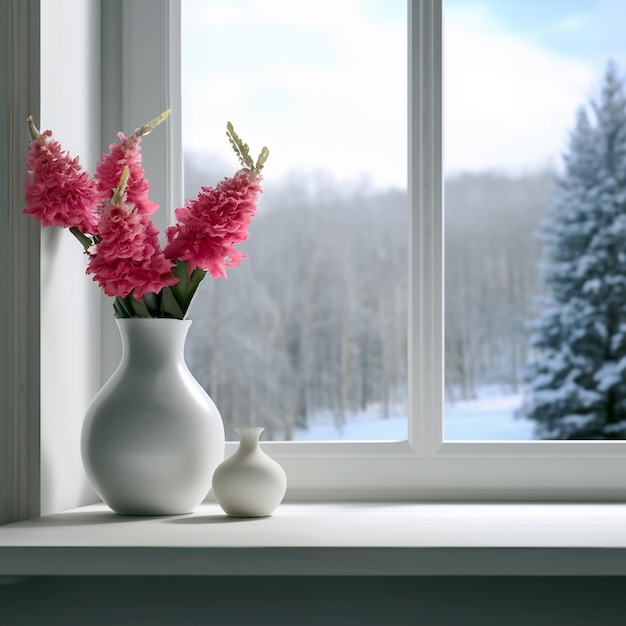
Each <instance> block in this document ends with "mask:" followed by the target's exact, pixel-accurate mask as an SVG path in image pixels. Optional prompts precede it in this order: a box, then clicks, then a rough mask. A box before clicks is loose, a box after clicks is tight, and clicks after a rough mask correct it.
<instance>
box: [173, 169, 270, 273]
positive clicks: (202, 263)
mask: <svg viewBox="0 0 626 626" xmlns="http://www.w3.org/2000/svg"><path fill="white" fill-rule="evenodd" d="M260 182H261V177H260V176H256V177H254V178H253V179H252V180H250V170H248V169H245V168H244V169H241V170H239V171H238V172H237V173H236V174H235V175H234V176H233V177H232V178H225V179H224V180H222V181H221V182H220V183H219V184H218V185H217V187H216V188H213V187H202V190H201V191H200V193H199V194H198V197H197V198H196V199H195V200H189V201H188V202H187V204H186V205H185V207H184V208H179V209H176V218H177V224H176V225H175V226H170V227H169V228H168V229H167V240H168V242H169V244H168V246H167V247H166V248H165V256H166V257H167V258H168V259H180V260H182V261H187V264H188V268H189V272H190V273H191V272H192V271H193V270H194V269H196V268H197V267H199V268H201V269H204V270H207V271H208V272H209V274H210V275H211V276H212V277H213V278H217V277H220V276H221V277H225V276H226V269H225V268H227V267H236V266H237V265H239V263H240V262H241V259H242V258H244V257H245V255H244V254H243V253H241V252H239V251H238V250H236V249H235V247H234V245H235V244H237V243H240V242H242V241H245V240H246V239H247V237H248V226H249V224H250V222H251V221H252V218H253V217H254V213H255V211H256V203H257V196H258V194H259V193H261V191H262V190H261V185H260Z"/></svg>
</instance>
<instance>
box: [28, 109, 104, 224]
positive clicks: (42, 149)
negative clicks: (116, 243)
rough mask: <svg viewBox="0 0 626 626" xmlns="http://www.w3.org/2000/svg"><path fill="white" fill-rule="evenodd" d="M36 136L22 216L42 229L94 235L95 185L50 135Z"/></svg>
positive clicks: (95, 220)
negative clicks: (34, 221)
mask: <svg viewBox="0 0 626 626" xmlns="http://www.w3.org/2000/svg"><path fill="white" fill-rule="evenodd" d="M29 119H30V118H29ZM31 121H32V120H31ZM33 128H34V127H33ZM35 133H36V131H35ZM36 134H37V138H36V139H34V140H33V141H31V142H30V143H29V144H28V146H29V151H28V155H27V157H26V168H27V170H28V172H29V174H30V177H29V178H27V179H26V181H25V183H24V189H25V192H26V193H25V199H26V208H25V209H24V213H27V214H29V215H32V216H33V217H34V218H35V219H38V220H41V223H42V224H43V225H44V226H58V227H59V228H72V227H77V228H78V229H79V230H80V231H81V232H82V233H89V234H93V233H94V232H95V230H96V225H97V215H96V213H95V206H96V204H97V202H98V192H97V190H96V187H95V184H94V182H93V181H92V180H91V179H90V178H89V175H88V174H87V172H85V171H84V170H83V169H82V168H81V166H80V164H79V162H78V157H76V158H74V159H72V158H71V157H70V155H69V153H68V152H64V151H63V150H62V149H61V144H59V142H58V141H55V140H52V139H50V137H51V136H52V133H51V131H49V130H46V131H45V132H43V133H42V134H40V135H39V134H38V133H36Z"/></svg>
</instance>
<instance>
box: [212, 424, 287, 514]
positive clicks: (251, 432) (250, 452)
mask: <svg viewBox="0 0 626 626" xmlns="http://www.w3.org/2000/svg"><path fill="white" fill-rule="evenodd" d="M235 430H236V431H237V432H238V433H239V438H240V440H241V441H240V443H239V448H237V451H236V452H235V453H234V454H233V455H232V456H231V457H229V458H228V459H226V460H225V461H224V462H223V463H222V464H221V465H220V466H219V467H218V468H217V469H216V470H215V474H214V475H213V494H214V495H215V497H216V498H217V501H218V503H219V505H220V506H221V507H222V508H223V509H224V511H225V512H226V514H227V515H230V516H231V517H267V516H268V515H271V514H272V513H273V512H274V511H275V510H276V509H277V508H278V505H279V504H280V503H281V502H282V500H283V498H284V497H285V491H286V490H287V477H286V475H285V471H284V470H283V468H282V467H281V466H280V465H279V464H278V463H277V462H276V461H274V459H272V458H270V457H269V456H268V455H267V454H265V452H263V450H261V446H260V445H259V437H260V436H261V433H262V432H263V430H265V429H264V428H260V427H256V426H249V427H238V428H235Z"/></svg>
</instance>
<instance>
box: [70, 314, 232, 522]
mask: <svg viewBox="0 0 626 626" xmlns="http://www.w3.org/2000/svg"><path fill="white" fill-rule="evenodd" d="M116 322H117V325H118V328H119V330H120V334H121V337H122V360H121V362H120V364H119V366H118V368H117V370H116V371H115V373H114V374H113V376H112V377H111V378H110V379H109V380H108V381H107V383H106V384H105V385H104V386H103V387H102V389H101V390H100V391H99V393H98V394H97V395H96V397H95V398H94V399H93V401H92V403H91V405H90V406H89V409H88V410H87V414H86V416H85V421H84V423H83V429H82V439H81V452H82V458H83V465H84V466H85V470H86V472H87V477H88V478H89V480H90V482H91V484H92V486H93V488H94V490H95V491H96V493H97V494H98V495H99V496H100V497H101V498H102V500H103V501H104V502H106V504H108V505H109V507H111V509H113V510H114V511H115V512H117V513H122V514H125V515H174V514H182V513H190V512H191V511H193V510H194V509H195V508H196V507H197V506H198V505H199V504H200V503H201V502H202V500H203V499H204V498H205V497H206V495H207V494H208V492H209V490H210V489H211V481H212V479H213V472H214V471H215V468H216V467H217V466H218V465H219V464H220V463H221V462H222V461H223V460H224V426H223V423H222V418H221V416H220V414H219V411H218V410H217V407H216V406H215V404H214V403H213V401H212V400H211V398H210V397H209V396H208V395H207V393H206V392H205V391H204V389H203V388H202V387H201V386H200V384H199V383H198V382H197V381H196V379H195V378H194V377H193V375H192V374H191V372H190V371H189V369H188V368H187V365H186V363H185V357H184V346H185V339H186V336H187V332H188V330H189V327H190V325H191V321H190V320H175V319H136V318H131V319H118V320H116Z"/></svg>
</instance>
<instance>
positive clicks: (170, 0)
mask: <svg viewBox="0 0 626 626" xmlns="http://www.w3.org/2000/svg"><path fill="white" fill-rule="evenodd" d="M85 1H88V0H85ZM115 3H117V4H116V6H117V7H118V9H119V10H118V14H117V17H115V16H113V18H112V19H113V20H114V21H115V19H117V20H118V22H117V26H118V27H119V29H120V33H121V35H120V36H121V37H122V41H126V45H132V46H137V47H139V48H141V46H142V45H145V46H149V45H152V46H153V48H152V49H154V46H155V45H156V46H157V50H158V53H157V54H144V55H138V56H130V57H129V56H128V55H127V56H123V57H122V58H118V59H117V60H115V59H114V60H113V61H111V59H106V62H105V57H103V89H102V91H103V94H105V92H108V89H107V85H106V84H105V83H106V81H107V80H108V79H107V78H106V76H107V75H108V72H109V70H111V68H110V67H105V66H106V64H107V63H109V64H111V63H112V64H115V63H117V62H119V63H120V64H121V72H122V73H121V76H122V77H123V78H122V81H121V85H122V86H121V87H120V89H121V91H122V104H119V103H118V106H114V105H113V104H111V107H112V108H110V109H107V108H106V106H105V104H106V103H105V100H104V99H103V103H102V104H103V106H102V111H103V120H102V135H103V149H104V148H105V147H106V145H107V143H108V142H109V141H111V133H113V134H114V133H115V131H117V130H119V129H124V130H128V128H127V127H129V126H128V124H129V123H130V124H131V125H132V124H136V122H134V120H130V117H131V113H130V112H131V111H132V115H136V116H137V118H138V119H141V120H142V121H143V119H148V118H149V117H150V116H151V115H152V114H153V113H154V107H155V106H157V108H164V107H163V103H165V104H169V105H170V106H172V107H173V108H174V107H175V106H176V89H175V86H176V84H177V80H178V81H179V79H180V66H179V63H180V56H177V55H180V47H179V45H180V13H179V11H180V0H157V1H154V0H106V5H109V6H110V5H111V4H115ZM21 4H22V3H21V1H20V0H11V6H13V7H19V6H21ZM102 4H103V5H104V4H105V3H104V2H103V3H102ZM142 4H143V5H144V8H145V4H147V5H149V10H147V11H146V10H142ZM24 6H28V7H36V6H37V1H36V0H28V2H26V3H24ZM131 7H132V8H131ZM103 15H104V14H103ZM149 15H152V16H155V15H156V17H155V18H154V20H153V21H152V30H151V29H150V28H147V27H145V24H146V23H145V20H146V18H147V17H148V16H149ZM408 15H409V64H408V67H409V73H408V80H409V120H408V121H409V126H408V128H409V200H410V207H411V209H410V210H411V219H410V235H409V236H410V251H411V252H410V259H409V278H410V283H409V284H410V285H411V291H410V294H409V297H410V303H409V346H408V348H409V364H408V365H409V431H408V438H407V440H406V441H384V442H267V443H265V444H263V445H264V449H265V450H266V451H267V452H268V453H269V454H270V455H271V456H273V457H274V458H276V459H277V460H278V461H279V462H280V463H281V464H282V465H283V467H284V468H285V470H286V472H287V476H288V482H289V488H288V495H287V498H288V499H289V500H291V501H315V500H317V501H350V500H352V501H356V500H372V501H375V500H378V501H419V500H424V501H425V500H428V501H434V500H438V501H442V500H450V501H477V500H491V501H496V500H497V501H520V500H536V501H570V500H576V501H607V500H610V501H621V500H623V499H624V498H625V496H626V443H623V442H613V441H606V442H584V441H577V442H564V441H563V442H560V441H558V442H543V441H536V442H444V441H443V397H444V396H443V382H444V376H443V330H444V329H443V289H442V285H443V272H444V264H443V227H442V224H443V168H442V135H443V125H442V110H443V106H442V105H443V89H442V69H443V59H442V40H443V36H442V0H409V12H408ZM122 18H123V20H125V21H122ZM16 19H17V21H18V22H19V25H20V28H23V29H24V28H27V27H28V25H29V23H30V22H32V21H33V20H36V19H37V11H36V10H35V9H33V10H32V11H31V14H29V15H21V14H20V15H18V16H17V18H16ZM29 20H30V22H29ZM134 20H137V21H136V22H134ZM140 24H143V26H144V27H143V28H140V27H138V25H140ZM103 26H104V27H105V28H107V29H109V30H107V31H106V32H103V34H104V37H103V39H104V38H106V37H109V36H112V31H111V30H110V29H111V27H112V25H111V24H103ZM113 26H114V25H113ZM122 26H123V28H121V27H122ZM36 27H38V24H37V25H36ZM36 27H33V26H32V24H31V25H30V28H31V31H32V32H36V30H37V28H36ZM136 27H137V28H136ZM124 29H126V30H125V32H126V33H130V32H132V33H133V35H132V37H130V35H128V34H127V35H126V37H127V39H124V37H125V36H124V34H123V32H124ZM177 32H178V35H176V33H177ZM155 33H157V34H156V35H155ZM113 45H115V44H113ZM18 48H19V46H17V47H16V50H17V49H18ZM27 51H29V52H30V54H36V53H37V52H38V49H37V46H36V45H34V44H32V42H31V44H30V46H29V48H28V50H27ZM140 59H141V63H145V64H147V66H148V67H145V66H144V67H143V68H142V67H141V63H139V60H140ZM127 61H132V62H131V63H130V65H129V64H128V63H127ZM177 63H178V65H177ZM24 64H26V65H28V63H27V62H26V61H24V62H23V63H22V67H23V66H24ZM114 69H115V68H114ZM118 69H119V68H118ZM144 71H150V72H153V74H152V75H153V76H158V77H160V78H159V80H155V81H154V84H155V85H156V89H157V93H156V95H152V96H147V95H146V93H145V92H144V93H141V92H142V91H143V89H144V87H143V86H145V83H142V82H141V81H135V80H133V72H144ZM15 75H16V76H17V75H19V72H16V73H15ZM112 75H113V79H112V80H113V81H114V82H115V80H118V81H119V76H120V74H119V73H117V74H116V71H113V72H112ZM116 75H117V76H118V78H115V76H116ZM119 84H120V83H119V82H118V85H119ZM137 85H140V86H142V87H141V88H140V89H139V90H138V89H137ZM110 86H111V85H108V87H110ZM18 92H19V93H18V95H20V94H21V95H20V97H22V96H23V97H22V100H24V102H21V103H20V104H19V106H18V107H17V109H18V110H19V111H18V113H19V115H17V116H16V117H15V119H16V120H17V119H21V116H22V111H21V109H22V108H30V110H31V111H35V114H36V107H35V108H34V109H33V108H32V107H33V106H35V105H34V104H33V102H32V101H30V100H32V99H33V97H34V96H36V93H35V92H36V89H35V88H34V87H31V89H30V91H29V88H28V86H21V87H19V89H18ZM31 92H33V93H32V94H31ZM33 94H34V96H33ZM29 99H30V100H29ZM142 100H143V102H144V104H145V105H146V106H148V107H149V110H146V111H145V112H144V110H143V109H142V107H141V106H139V105H138V104H137V103H139V102H141V101H142ZM168 100H169V102H168ZM1 104H2V103H1V102H0V105H1ZM26 104H29V105H30V106H29V107H26ZM35 104H36V103H35ZM136 105H137V106H136ZM178 110H180V103H179V102H178ZM111 111H114V112H116V113H115V115H113V114H111ZM0 113H1V114H2V115H4V114H5V112H4V111H2V110H0ZM6 113H7V114H8V115H9V117H10V116H12V115H13V113H12V112H11V111H8V112H6ZM127 118H128V119H127ZM0 119H1V115H0ZM171 126H172V128H171V130H170V131H169V133H154V134H153V135H151V137H150V142H151V146H150V150H149V151H147V150H146V151H145V152H144V156H145V157H147V154H148V152H150V153H154V154H159V153H161V154H166V155H169V156H168V157H167V158H166V162H165V163H166V164H165V169H164V170H161V171H162V172H165V174H164V176H165V177H166V178H167V180H169V181H170V182H169V183H167V184H166V185H165V187H164V189H162V190H161V192H160V194H161V197H158V196H157V197H155V199H156V200H157V202H159V203H160V204H161V206H169V207H170V208H171V207H172V206H174V205H175V204H178V203H177V202H176V201H175V200H176V195H177V193H179V192H178V191H176V185H177V184H178V185H179V184H180V174H179V166H180V161H177V160H176V159H177V158H180V156H181V150H180V144H179V143H178V140H179V138H180V132H179V131H180V127H179V126H178V127H177V122H176V119H175V118H173V123H172V125H171ZM11 127H12V126H11ZM0 130H1V129H0ZM22 139H23V136H22V133H19V132H15V133H14V136H13V135H12V137H11V142H12V143H11V145H12V148H11V150H12V152H11V155H12V157H13V158H14V159H16V160H18V161H16V162H21V161H19V160H21V159H23V158H24V155H25V146H24V145H22V143H21V142H22ZM177 154H178V157H177V156H176V155H177ZM0 156H1V155H0ZM167 159H171V160H170V161H169V164H168V162H167ZM176 163H178V165H176ZM0 165H1V160H0ZM150 167H151V166H150V164H149V163H146V170H147V171H148V176H149V177H150V176H151V175H150ZM156 167H162V166H159V165H157V166H156ZM18 169H19V168H17V169H16V168H9V170H8V171H9V176H8V180H9V182H10V189H9V192H10V193H9V195H8V197H9V201H10V202H9V206H12V205H16V206H18V205H19V202H20V201H19V195H20V194H21V191H20V187H21V178H20V176H21V173H20V172H19V171H17V170H18ZM0 174H2V172H1V171H0ZM177 176H178V177H179V178H178V183H176V177H177ZM153 180H155V179H154V176H151V182H152V181H153ZM167 185H169V187H168V186H167ZM154 189H155V186H154V185H153V190H154ZM179 189H180V187H179ZM168 190H169V191H168ZM34 226H36V225H32V224H30V223H29V225H28V226H25V222H23V221H20V220H15V222H14V223H13V225H11V230H10V233H9V237H8V239H9V240H10V254H11V255H12V256H11V258H12V259H16V260H18V262H15V261H12V262H9V263H8V265H7V268H8V269H9V270H10V271H11V272H12V273H11V274H10V280H9V281H8V283H6V285H5V284H4V283H3V284H0V287H1V288H2V291H3V293H2V294H1V295H2V297H4V296H5V294H6V295H7V297H9V298H12V299H13V300H11V301H15V302H16V304H15V305H14V306H13V307H12V308H11V311H10V314H9V315H8V317H7V319H3V318H0V331H2V336H3V338H6V337H15V338H20V339H19V340H17V339H16V340H13V343H11V351H10V355H11V359H12V360H11V363H10V367H9V369H10V370H12V373H11V375H9V373H8V372H6V371H4V370H2V371H1V372H0V373H1V374H2V380H0V382H1V383H2V384H6V388H7V389H8V393H7V394H6V401H5V400H4V399H0V402H2V405H1V406H0V425H1V426H3V430H2V431H1V432H4V431H5V430H7V431H8V432H11V433H13V436H14V437H16V438H17V439H16V441H17V443H18V444H19V445H18V447H17V448H15V449H13V450H12V452H11V455H12V456H11V458H12V465H11V467H13V468H14V470H13V475H12V476H9V477H5V476H3V475H2V474H0V487H6V488H4V489H3V490H0V495H2V494H5V493H8V494H9V500H11V501H12V502H13V503H14V504H13V505H12V509H11V513H10V515H9V516H8V517H9V518H11V519H19V518H20V517H27V516H32V515H34V514H36V508H37V507H36V503H35V502H34V501H35V500H36V499H37V498H38V497H39V493H38V486H37V485H36V484H35V483H36V480H35V478H34V477H36V474H37V472H38V471H39V458H38V455H39V448H38V446H37V441H36V437H37V423H36V417H37V415H36V407H35V406H34V405H35V404H36V399H37V397H38V384H39V381H38V376H37V375H36V374H37V373H38V370H37V368H38V361H37V346H36V343H37V340H38V334H37V329H38V323H39V322H38V316H37V315H36V314H32V305H33V303H36V302H37V296H36V294H34V293H33V292H32V290H30V291H29V290H25V289H24V288H23V282H22V281H23V280H28V281H32V280H33V278H34V277H35V278H38V276H39V274H38V269H37V267H36V266H37V265H38V259H39V237H38V236H37V233H36V229H35V228H34ZM22 257H23V259H24V262H23V263H21V262H19V259H21V258H22ZM0 261H2V259H0ZM2 269H4V267H3V268H2ZM29 284H30V283H29ZM25 311H26V312H28V311H31V314H30V316H28V317H24V316H22V315H21V314H20V312H25ZM112 317H113V316H112V313H111V310H110V305H109V303H107V304H106V305H104V306H103V315H102V318H103V324H102V352H103V367H102V371H103V373H104V374H105V377H106V374H107V373H108V372H110V370H111V368H112V366H113V365H114V364H115V360H116V355H115V350H112V351H111V350H109V346H110V345H113V344H117V343H118V339H117V337H116V335H115V334H114V333H115V332H116V331H115V327H114V325H113V323H112ZM26 338H27V339H26ZM107 351H108V353H107ZM107 354H108V356H107ZM13 370H15V371H13ZM16 372H17V375H15V374H16ZM42 375H45V372H44V373H42ZM29 387H30V393H25V392H24V389H29ZM3 388H4V387H3ZM61 409H62V407H61ZM5 426H6V427H7V428H6V429H5V428H4V427H5ZM236 446H237V444H236V443H228V444H227V454H230V453H232V451H233V450H234V449H235V448H236ZM9 448H10V446H9V445H7V449H9ZM2 451H3V450H0V452H2ZM7 486H8V487H7ZM3 497H4V496H3ZM2 521H3V520H0V523H1V522H2ZM4 521H6V520H4Z"/></svg>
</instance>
